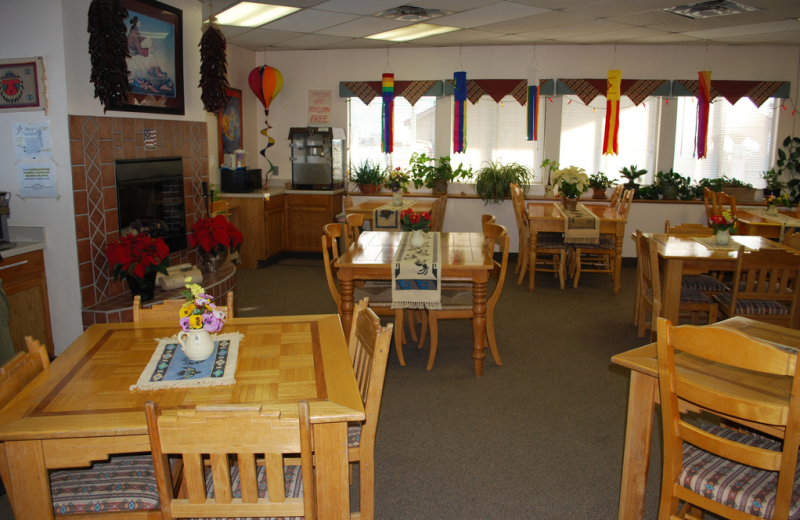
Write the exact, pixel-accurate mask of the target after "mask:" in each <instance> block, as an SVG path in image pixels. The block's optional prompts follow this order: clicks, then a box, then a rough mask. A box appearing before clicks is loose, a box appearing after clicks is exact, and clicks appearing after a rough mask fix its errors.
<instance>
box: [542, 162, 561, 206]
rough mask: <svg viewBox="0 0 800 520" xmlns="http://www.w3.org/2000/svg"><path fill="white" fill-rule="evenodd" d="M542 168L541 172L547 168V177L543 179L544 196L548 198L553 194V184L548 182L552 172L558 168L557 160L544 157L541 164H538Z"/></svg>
mask: <svg viewBox="0 0 800 520" xmlns="http://www.w3.org/2000/svg"><path fill="white" fill-rule="evenodd" d="M539 167H540V168H541V169H542V173H544V172H545V170H547V178H546V179H545V187H544V198H546V199H550V198H552V197H553V196H554V195H555V186H553V185H552V184H551V183H550V179H552V178H553V174H554V173H555V172H556V171H557V170H558V168H559V164H558V161H555V160H552V161H551V160H550V159H545V160H543V161H542V164H541V165H540V166H539Z"/></svg>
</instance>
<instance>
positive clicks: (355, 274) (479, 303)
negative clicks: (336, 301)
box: [336, 231, 493, 376]
mask: <svg viewBox="0 0 800 520" xmlns="http://www.w3.org/2000/svg"><path fill="white" fill-rule="evenodd" d="M402 237H403V234H402V233H400V232H396V231H365V232H364V233H362V234H361V236H359V237H358V241H356V242H355V243H354V244H353V245H351V246H350V249H349V250H348V251H347V252H345V254H343V255H342V256H340V257H339V260H337V262H336V265H337V266H338V267H339V283H340V285H341V290H342V323H343V325H344V330H346V331H348V332H349V331H350V324H351V323H352V319H353V306H354V304H353V282H354V281H356V280H391V279H392V272H391V267H392V266H391V262H392V258H394V253H395V251H397V247H398V245H399V244H400V239H401V238H402ZM441 245H442V275H441V280H443V281H444V280H448V281H455V280H458V281H465V282H472V284H473V285H472V294H473V303H472V311H473V313H474V316H475V317H474V318H473V319H472V334H473V350H472V359H473V361H474V365H475V375H476V376H480V375H482V374H483V358H484V357H485V356H486V354H484V352H483V349H484V346H485V345H484V341H485V337H486V282H487V281H488V280H489V273H490V272H491V270H492V269H493V264H492V255H491V253H490V251H489V248H488V247H487V246H486V242H485V238H484V236H483V234H482V233H442V240H441Z"/></svg>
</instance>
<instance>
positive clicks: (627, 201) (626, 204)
mask: <svg viewBox="0 0 800 520" xmlns="http://www.w3.org/2000/svg"><path fill="white" fill-rule="evenodd" d="M634 195H635V192H634V191H633V190H625V192H624V193H623V194H622V197H620V199H619V204H617V207H616V208H615V210H616V212H617V213H619V214H620V215H622V216H623V217H625V218H628V213H630V212H631V205H632V204H633V196H634Z"/></svg>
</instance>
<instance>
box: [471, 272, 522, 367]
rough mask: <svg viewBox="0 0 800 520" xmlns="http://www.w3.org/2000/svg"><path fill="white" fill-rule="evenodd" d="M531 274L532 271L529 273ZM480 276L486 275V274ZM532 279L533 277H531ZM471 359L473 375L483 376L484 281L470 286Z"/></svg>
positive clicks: (484, 334)
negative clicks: (471, 295)
mask: <svg viewBox="0 0 800 520" xmlns="http://www.w3.org/2000/svg"><path fill="white" fill-rule="evenodd" d="M531 273H533V271H531ZM482 274H484V275H487V274H488V273H487V272H483V273H482ZM531 278H533V277H531ZM472 294H473V297H472V298H473V299H472V341H473V347H472V348H473V350H472V359H473V361H474V363H475V375H476V376H481V375H483V358H485V357H486V354H484V352H483V348H484V340H485V338H486V280H485V279H484V280H482V281H477V280H475V282H474V283H473V284H472Z"/></svg>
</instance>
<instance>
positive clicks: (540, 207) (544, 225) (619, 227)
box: [528, 202, 628, 294]
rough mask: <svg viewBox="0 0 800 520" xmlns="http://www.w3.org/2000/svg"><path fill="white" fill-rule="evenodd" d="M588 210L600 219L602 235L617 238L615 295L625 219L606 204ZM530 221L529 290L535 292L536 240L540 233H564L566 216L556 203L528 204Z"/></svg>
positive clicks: (618, 280)
mask: <svg viewBox="0 0 800 520" xmlns="http://www.w3.org/2000/svg"><path fill="white" fill-rule="evenodd" d="M586 209H588V210H589V211H591V212H592V213H594V214H595V215H597V216H598V217H599V218H600V233H602V234H604V235H614V236H615V237H616V244H615V245H616V248H615V251H616V254H615V255H614V294H618V293H619V289H620V286H621V285H620V276H619V274H620V268H621V267H622V240H623V238H625V223H626V222H628V221H627V220H626V219H625V217H623V216H622V215H620V214H619V213H617V212H616V211H614V210H613V209H611V208H610V207H609V206H607V205H604V204H589V205H586ZM528 219H529V220H530V234H531V238H530V251H529V252H528V259H529V261H530V273H531V274H530V276H529V277H528V289H529V290H530V291H531V292H533V281H534V279H535V278H536V277H535V276H533V273H534V272H535V267H536V238H537V235H538V233H539V232H540V231H547V232H555V233H563V232H564V216H563V215H561V213H560V212H559V211H558V210H557V209H556V206H555V203H554V202H549V203H545V204H542V203H530V204H528Z"/></svg>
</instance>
